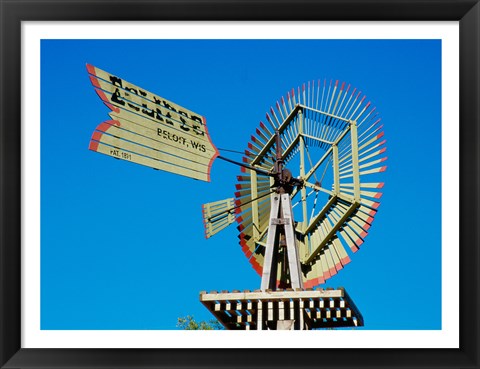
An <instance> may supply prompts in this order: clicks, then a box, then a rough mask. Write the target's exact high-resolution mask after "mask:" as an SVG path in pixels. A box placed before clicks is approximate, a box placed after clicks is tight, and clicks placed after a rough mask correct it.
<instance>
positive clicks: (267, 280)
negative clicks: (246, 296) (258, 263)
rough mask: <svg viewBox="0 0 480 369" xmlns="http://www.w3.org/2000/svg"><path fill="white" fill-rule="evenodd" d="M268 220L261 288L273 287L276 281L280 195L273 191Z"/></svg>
mask: <svg viewBox="0 0 480 369" xmlns="http://www.w3.org/2000/svg"><path fill="white" fill-rule="evenodd" d="M271 204H272V205H271V208H270V220H269V222H270V223H269V228H268V236H267V245H266V248H265V259H264V262H263V271H262V284H261V287H260V288H261V289H262V290H264V291H265V290H266V289H275V287H276V282H277V265H278V264H277V258H276V255H275V257H274V254H275V249H276V245H275V244H276V242H275V240H276V239H277V228H278V224H277V223H278V222H277V221H276V219H278V212H279V209H280V195H279V194H276V193H274V194H273V195H272V199H271Z"/></svg>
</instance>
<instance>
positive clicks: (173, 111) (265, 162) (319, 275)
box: [87, 65, 386, 330]
mask: <svg viewBox="0 0 480 369" xmlns="http://www.w3.org/2000/svg"><path fill="white" fill-rule="evenodd" d="M87 70H88V72H89V74H90V79H91V81H92V84H93V85H94V87H95V89H96V91H97V94H98V95H99V97H100V98H101V99H102V100H103V101H104V103H105V104H106V105H107V106H108V107H109V108H110V109H111V112H110V113H109V114H110V117H111V118H112V119H111V120H109V121H106V122H104V123H102V124H100V125H99V126H98V127H97V128H96V130H95V132H94V134H93V136H92V139H91V142H90V149H91V150H94V151H97V152H100V153H103V154H106V155H110V156H113V157H115V158H117V159H122V160H129V161H133V162H135V163H138V164H141V165H145V166H149V167H152V168H155V169H161V170H165V171H169V172H172V173H176V174H180V175H184V176H188V177H191V178H195V179H199V180H204V181H209V180H210V169H211V166H212V163H213V161H214V160H215V158H220V159H223V160H226V161H229V162H232V163H235V164H237V165H239V166H240V167H241V172H240V173H239V175H238V176H237V183H236V185H235V189H236V191H235V193H234V197H231V198H228V199H224V200H219V201H214V202H210V203H207V204H205V205H203V220H204V225H205V236H206V237H207V238H209V237H212V236H214V235H215V234H217V233H218V232H219V231H221V230H223V229H225V228H226V227H227V226H229V225H230V224H233V223H237V224H238V225H237V228H238V230H239V236H238V237H239V240H240V245H241V247H242V250H243V252H244V253H245V255H246V257H247V258H248V260H249V262H250V264H251V265H252V267H253V268H254V270H255V271H256V272H257V273H258V274H259V275H260V276H261V285H260V289H258V290H255V291H248V290H247V291H243V292H240V291H237V290H234V291H231V292H229V291H222V292H220V293H219V292H217V291H211V292H210V293H207V292H201V293H200V301H201V302H202V303H203V304H204V305H205V306H206V307H207V308H208V309H209V310H210V311H211V312H212V313H213V314H214V315H215V316H216V317H217V319H218V320H219V321H220V322H221V323H222V324H223V325H224V326H225V327H226V328H227V329H247V330H248V329H252V330H262V329H314V328H328V327H350V326H361V325H363V317H362V315H361V313H360V311H359V310H358V309H357V307H356V306H355V304H354V302H353V300H352V299H351V298H350V297H349V295H348V293H347V292H346V291H345V289H343V288H338V289H332V288H327V289H313V287H316V286H318V285H320V284H323V283H325V281H326V280H328V279H329V278H331V277H332V276H334V275H336V274H337V273H338V272H339V271H340V270H342V269H343V268H344V267H345V266H346V265H347V264H348V263H349V262H350V261H351V259H350V255H349V253H352V252H353V253H355V252H356V251H358V250H359V248H360V246H361V245H362V244H363V242H364V239H365V237H366V236H367V235H368V231H369V229H370V227H371V225H372V223H373V220H374V218H375V215H376V213H377V208H378V206H379V199H380V197H381V195H382V193H381V192H380V189H381V188H382V187H383V182H381V176H382V173H383V172H384V171H385V169H386V166H385V163H384V162H385V160H386V157H384V152H385V150H386V148H385V140H384V139H383V131H382V127H383V126H382V125H381V124H380V121H381V119H380V118H379V116H378V113H377V112H376V109H375V108H374V107H372V105H371V103H370V102H367V101H366V97H365V96H364V95H362V93H361V92H360V91H358V90H357V89H355V88H351V86H350V85H348V86H346V84H345V83H342V84H341V85H339V82H338V81H336V82H333V81H330V82H327V81H326V80H323V81H321V80H318V81H310V82H308V83H306V84H303V85H302V87H301V88H300V87H298V88H297V90H296V91H295V89H292V90H291V91H289V92H288V93H287V94H286V96H285V97H282V98H281V99H280V100H279V101H277V102H276V104H275V108H273V107H272V108H270V110H269V112H268V113H267V114H266V122H267V123H266V124H265V123H263V122H260V124H259V126H258V127H257V129H256V131H255V134H254V135H252V136H251V141H250V142H249V143H248V145H247V148H246V150H245V152H244V157H243V160H242V162H236V161H234V160H231V159H228V158H225V157H223V156H220V155H219V151H218V149H217V148H216V147H215V146H214V145H213V143H212V142H211V139H210V137H209V135H208V130H207V127H206V120H205V118H204V117H202V116H201V115H199V114H197V113H194V112H192V111H190V110H189V109H186V108H184V107H181V106H180V105H178V104H175V103H173V102H171V101H168V100H166V99H164V98H161V97H160V96H158V95H155V94H152V93H150V92H148V91H146V90H144V89H142V88H140V87H138V86H135V85H133V84H131V83H129V82H127V81H125V80H123V79H121V78H118V77H116V76H114V75H112V74H110V73H108V72H105V71H102V70H100V69H98V68H96V67H93V66H90V65H87ZM347 250H349V251H348V252H347Z"/></svg>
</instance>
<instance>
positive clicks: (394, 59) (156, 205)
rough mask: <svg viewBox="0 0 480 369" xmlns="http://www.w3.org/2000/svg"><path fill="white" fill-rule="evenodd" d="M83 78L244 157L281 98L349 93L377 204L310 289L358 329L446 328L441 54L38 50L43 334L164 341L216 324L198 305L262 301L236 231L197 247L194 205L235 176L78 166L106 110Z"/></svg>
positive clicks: (114, 164) (98, 44) (139, 46)
mask: <svg viewBox="0 0 480 369" xmlns="http://www.w3.org/2000/svg"><path fill="white" fill-rule="evenodd" d="M87 63H89V64H92V65H94V66H96V67H98V68H101V69H103V70H105V71H108V72H110V73H112V74H115V75H117V76H119V77H122V78H124V79H126V80H127V81H129V82H132V83H134V84H137V85H139V86H141V87H144V88H145V89H147V90H149V91H151V92H153V93H156V94H158V95H160V96H162V97H165V98H166V99H169V100H171V101H174V102H176V103H178V104H180V105H183V106H185V107H187V108H189V109H191V110H193V111H195V112H198V113H199V114H202V115H203V116H205V117H206V118H207V126H208V129H209V132H210V135H211V137H212V141H213V142H214V144H215V145H216V146H217V147H221V148H229V149H232V150H239V151H243V150H244V149H245V148H246V145H247V143H248V141H249V139H250V135H251V134H253V133H254V131H255V128H256V127H257V125H258V122H259V121H260V120H264V117H265V112H266V111H267V110H269V108H270V106H272V105H273V104H274V103H275V101H277V100H278V99H279V98H280V97H281V96H282V95H284V94H285V93H286V91H288V90H290V89H291V88H292V87H295V88H296V87H297V86H299V85H301V84H302V83H303V82H306V81H309V80H313V79H319V78H320V79H323V78H327V80H330V79H333V80H336V79H338V80H340V81H345V82H347V83H350V84H351V85H352V86H353V87H357V88H358V89H360V90H361V91H362V92H363V93H364V94H365V95H366V96H367V98H368V99H369V100H371V101H372V103H373V104H374V105H375V106H376V107H377V110H378V111H379V112H380V114H381V117H382V120H383V123H384V130H385V138H386V139H387V154H388V161H387V165H388V170H387V171H386V172H385V176H384V182H385V187H384V195H383V197H382V199H381V206H380V208H379V212H378V214H377V216H376V218H375V222H374V223H373V226H372V228H371V230H370V231H369V236H368V237H367V238H366V240H365V243H364V245H363V246H362V248H361V250H360V251H359V252H357V253H356V254H354V255H353V257H352V262H351V263H350V264H348V265H347V266H346V267H345V268H344V269H343V270H342V271H341V272H340V273H339V274H337V275H336V276H334V277H333V278H331V279H329V280H328V281H327V283H326V285H323V286H321V287H330V286H331V287H339V286H343V287H345V288H346V290H347V291H348V293H349V294H350V296H351V297H352V298H353V299H354V301H355V303H356V305H357V306H358V307H359V309H360V311H361V312H362V314H363V317H364V319H365V325H366V326H365V328H363V329H372V330H382V329H441V247H442V245H441V42H440V41H437V40H395V41H393V40H392V41H388V40H383V41H382V40H369V41H367V40H361V41H360V40H357V41H355V40H335V41H333V40H323V41H322V40H318V41H317V40H308V41H306V40H288V41H287V40H255V41H254V40H236V41H228V40H226V41H220V40H210V41H207V40H197V41H192V40H177V41H174V40H158V41H155V40H148V41H147V40H145V41H141V40H131V41H124V40H117V41H112V40H105V41H101V40H96V41H92V40H43V41H42V43H41V281H40V282H41V328H42V329H175V325H176V321H177V318H178V317H181V316H185V315H194V316H195V318H196V319H198V320H206V319H210V318H212V316H211V315H210V313H209V312H208V311H207V310H206V309H205V308H204V307H203V305H201V303H200V302H199V297H198V296H199V292H200V291H202V290H206V291H210V290H233V289H238V290H244V289H251V290H253V289H257V288H259V286H260V278H259V277H258V275H257V274H256V273H255V271H254V270H253V269H252V268H251V267H250V264H249V263H248V261H247V259H246V258H245V256H244V254H243V252H242V251H241V248H240V246H239V244H238V238H237V230H236V228H235V227H234V226H231V227H230V228H229V229H227V230H225V231H222V232H221V233H220V234H218V235H216V236H214V237H213V238H211V239H208V240H206V239H205V238H204V231H203V225H202V219H201V205H202V204H203V203H206V202H210V201H215V200H219V199H224V198H227V197H232V195H233V192H234V191H235V189H234V183H235V182H236V175H237V174H238V172H239V170H238V168H237V167H235V166H234V165H231V164H229V163H225V162H222V161H220V160H216V161H215V163H214V165H213V168H212V172H211V179H212V181H211V183H206V182H201V181H195V180H192V179H189V178H185V177H181V176H176V175H173V174H171V173H166V172H161V171H154V170H152V169H150V168H146V167H142V166H139V165H135V164H132V163H128V162H125V161H120V160H114V159H113V158H111V157H107V156H105V155H99V154H97V153H94V152H92V151H89V150H88V144H89V141H90V137H91V134H92V132H93V131H94V129H95V127H96V126H97V125H98V124H99V123H101V122H103V121H105V120H107V119H109V118H108V111H109V110H108V108H107V107H106V106H105V105H104V104H103V103H102V102H101V101H100V99H99V98H98V96H97V95H96V93H95V92H94V89H93V87H92V86H91V84H90V81H89V78H88V74H87V72H86V68H85V65H86V64H87ZM227 155H228V156H230V157H232V158H234V159H239V157H238V156H236V155H235V154H227ZM445 247H446V246H445Z"/></svg>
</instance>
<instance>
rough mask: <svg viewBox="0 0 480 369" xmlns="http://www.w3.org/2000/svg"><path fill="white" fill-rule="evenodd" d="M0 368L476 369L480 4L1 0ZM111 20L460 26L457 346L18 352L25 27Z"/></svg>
mask: <svg viewBox="0 0 480 369" xmlns="http://www.w3.org/2000/svg"><path fill="white" fill-rule="evenodd" d="M0 13H1V44H0V47H1V49H0V55H1V65H0V67H1V76H0V81H1V90H0V96H1V98H0V113H1V121H0V140H1V141H0V153H1V154H0V171H1V173H0V195H1V200H0V206H1V212H0V237H1V238H0V263H1V264H0V296H1V301H0V366H1V367H2V368H54V367H55V368H67V367H68V368H77V367H78V368H80V367H81V368H93V367H95V368H107V367H108V368H116V367H118V368H120V367H121V368H129V367H132V368H134V367H135V368H143V367H149V368H157V367H158V368H170V367H172V368H197V367H211V368H220V367H222V368H223V367H225V368H247V367H248V368H254V367H259V368H262V367H265V368H266V367H277V368H288V367H292V368H293V367H295V368H303V367H322V368H330V367H331V368H339V367H342V368H345V367H352V368H360V367H365V368H390V367H392V368H393V367H395V368H426V367H429V368H437V367H438V368H440V367H442V368H479V365H480V364H479V363H480V360H479V353H478V347H479V346H480V344H479V340H478V337H479V336H480V329H479V327H480V325H479V319H478V309H479V306H480V304H479V293H478V292H479V285H478V283H479V279H480V278H479V229H480V227H479V226H478V221H479V220H478V208H479V196H478V195H479V188H480V186H479V178H480V177H479V174H480V173H479V157H480V152H479V151H480V140H479V138H480V137H479V123H480V103H479V102H480V94H479V90H480V75H479V68H480V4H479V3H478V0H457V1H455V0H418V1H417V0H405V1H401V0H390V1H389V0H363V1H362V0H359V1H355V0H328V1H321V0H299V1H294V0H276V1H273V0H272V1H270V0H259V1H249V0H223V1H214V0H198V1H195V0H150V1H148V0H139V1H133V0H128V1H121V2H114V1H107V0H97V1H81V0H63V1H47V0H37V1H34V0H26V1H13V0H0ZM80 20H89V21H113V20H136V21H148V20H211V21H217V20H267V21H268V20H290V21H293V20H295V21H309V20H330V21H341V20H345V21H352V20H353V21H355V20H368V21H376V20H382V21H400V20H410V21H417V20H418V21H441V20H444V21H459V24H460V219H459V224H460V262H461V265H460V286H459V288H460V314H459V315H460V322H459V323H460V348H459V349H341V350H340V349H281V350H275V349H23V348H21V319H20V318H21V252H20V245H21V241H22V240H21V216H22V214H21V184H22V178H21V159H22V158H21V140H20V134H21V125H20V120H21V101H20V97H21V62H20V61H21V23H22V21H80Z"/></svg>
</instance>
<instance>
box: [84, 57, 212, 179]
mask: <svg viewBox="0 0 480 369" xmlns="http://www.w3.org/2000/svg"><path fill="white" fill-rule="evenodd" d="M87 71H88V74H89V77H90V81H91V83H92V85H93V87H94V88H95V91H96V93H97V95H98V96H99V97H100V99H101V100H102V101H103V102H104V104H105V105H106V106H107V107H108V108H109V109H110V112H109V113H108V114H109V116H110V118H111V119H109V120H106V121H104V122H103V123H101V124H99V125H98V126H97V127H96V129H95V131H94V133H93V134H92V138H91V141H90V145H89V149H90V150H92V151H95V152H99V153H102V154H105V155H107V156H111V157H114V158H116V159H121V160H125V161H130V162H133V163H136V164H140V165H143V166H147V167H150V168H153V169H159V170H163V171H167V172H170V173H175V174H179V175H183V176H186V177H190V178H194V179H198V180H202V181H210V170H211V167H212V164H213V161H214V160H215V158H216V157H218V156H219V152H218V149H217V148H216V147H215V146H214V144H213V143H212V141H211V139H210V136H209V134H208V130H207V124H206V119H205V117H203V116H201V115H200V114H197V113H195V112H193V111H191V110H189V109H187V108H185V107H182V106H180V105H178V104H176V103H174V102H172V101H170V100H167V99H165V98H163V97H161V96H159V95H157V94H154V93H152V92H149V91H147V90H146V89H144V88H142V87H139V86H136V85H134V84H132V83H130V82H127V81H126V80H124V79H122V78H120V77H117V76H115V75H113V74H111V73H108V72H105V71H103V70H101V69H99V68H97V67H94V66H92V65H90V64H87Z"/></svg>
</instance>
